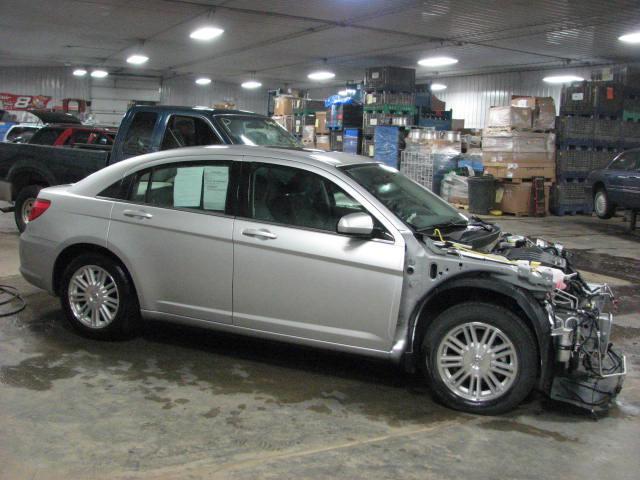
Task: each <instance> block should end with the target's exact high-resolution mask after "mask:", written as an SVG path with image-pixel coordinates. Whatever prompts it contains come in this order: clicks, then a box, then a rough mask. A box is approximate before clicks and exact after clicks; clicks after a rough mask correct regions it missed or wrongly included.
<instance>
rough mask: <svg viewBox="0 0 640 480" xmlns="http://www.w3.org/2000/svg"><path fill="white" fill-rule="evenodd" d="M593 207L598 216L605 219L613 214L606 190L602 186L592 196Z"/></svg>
mask: <svg viewBox="0 0 640 480" xmlns="http://www.w3.org/2000/svg"><path fill="white" fill-rule="evenodd" d="M593 207H594V210H595V212H596V215H597V216H598V218H602V219H604V220H606V219H608V218H611V217H612V216H613V206H612V205H611V202H610V201H609V195H607V191H606V190H605V189H604V188H601V189H600V190H598V191H597V192H596V194H595V195H594V196H593Z"/></svg>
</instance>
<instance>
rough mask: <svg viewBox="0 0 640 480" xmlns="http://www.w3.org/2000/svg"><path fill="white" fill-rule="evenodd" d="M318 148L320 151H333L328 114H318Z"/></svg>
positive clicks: (316, 131) (316, 129)
mask: <svg viewBox="0 0 640 480" xmlns="http://www.w3.org/2000/svg"><path fill="white" fill-rule="evenodd" d="M315 135H316V148H317V149H319V150H324V151H329V150H331V139H330V138H329V128H328V127H327V112H326V111H323V112H316V125H315Z"/></svg>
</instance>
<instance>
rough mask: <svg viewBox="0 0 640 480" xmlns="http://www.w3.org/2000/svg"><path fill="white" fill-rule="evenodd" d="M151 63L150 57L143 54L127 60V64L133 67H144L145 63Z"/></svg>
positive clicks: (132, 56)
mask: <svg viewBox="0 0 640 480" xmlns="http://www.w3.org/2000/svg"><path fill="white" fill-rule="evenodd" d="M148 61H149V57H147V56H146V55H142V54H136V55H131V56H129V58H127V63H132V64H133V65H142V64H143V63H147V62H148Z"/></svg>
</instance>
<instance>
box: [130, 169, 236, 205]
mask: <svg viewBox="0 0 640 480" xmlns="http://www.w3.org/2000/svg"><path fill="white" fill-rule="evenodd" d="M230 171H231V163H230V162H207V163H200V164H193V163H189V164H185V163H181V164H172V165H167V166H164V165H163V166H161V167H156V168H153V169H151V170H147V171H143V172H140V173H139V174H137V175H136V176H135V178H134V180H133V181H132V182H131V187H130V191H129V199H130V200H131V201H134V202H142V203H146V204H149V205H153V206H156V207H166V208H188V209H195V210H204V211H208V212H224V211H225V210H226V208H227V197H228V196H229V183H230Z"/></svg>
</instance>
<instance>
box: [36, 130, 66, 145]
mask: <svg viewBox="0 0 640 480" xmlns="http://www.w3.org/2000/svg"><path fill="white" fill-rule="evenodd" d="M63 130H64V129H63V128H47V127H45V128H41V129H40V130H38V132H36V133H35V134H34V135H33V137H31V140H29V143H32V144H35V145H53V144H54V143H55V141H56V140H57V139H58V137H59V136H60V134H61V133H62V131H63Z"/></svg>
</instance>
